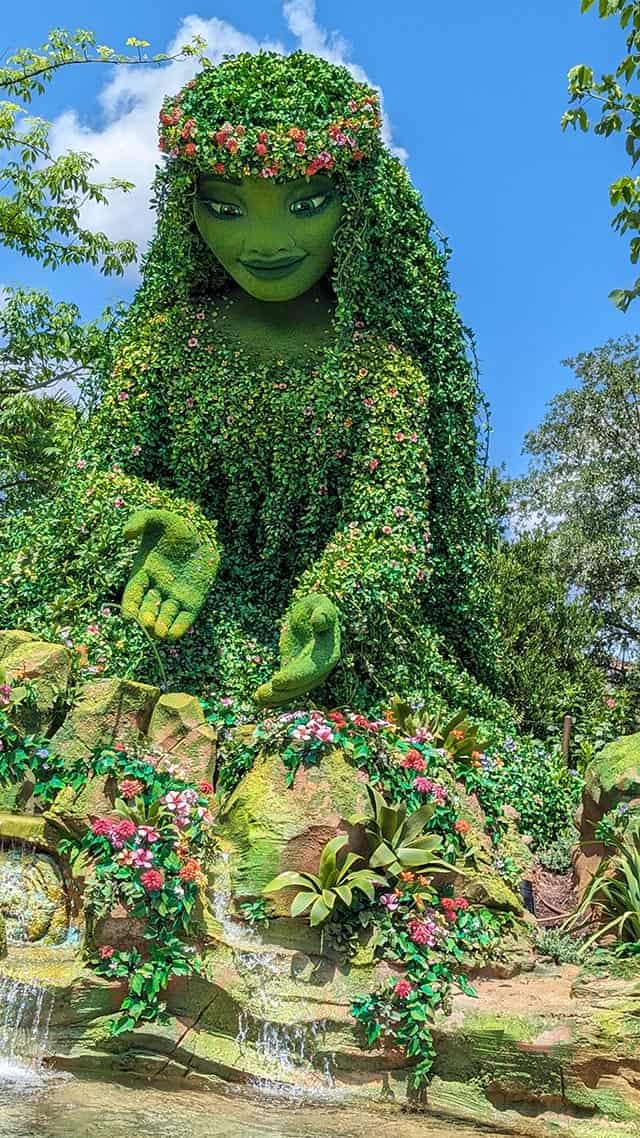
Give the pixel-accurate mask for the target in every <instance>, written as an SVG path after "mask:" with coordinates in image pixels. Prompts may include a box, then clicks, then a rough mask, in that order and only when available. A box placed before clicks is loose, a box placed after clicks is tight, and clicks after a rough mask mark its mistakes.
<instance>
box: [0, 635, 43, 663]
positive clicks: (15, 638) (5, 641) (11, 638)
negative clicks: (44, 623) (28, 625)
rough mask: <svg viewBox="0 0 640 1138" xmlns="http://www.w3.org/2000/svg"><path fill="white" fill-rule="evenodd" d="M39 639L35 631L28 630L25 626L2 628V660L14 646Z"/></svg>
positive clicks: (0, 648) (0, 644) (0, 637)
mask: <svg viewBox="0 0 640 1138" xmlns="http://www.w3.org/2000/svg"><path fill="white" fill-rule="evenodd" d="M37 639H38V637H37V636H34V634H33V632H26V631H25V630H24V629H23V628H0V660H4V657H5V656H8V655H9V653H10V652H13V650H14V648H19V647H20V645H22V644H28V643H29V641H30V640H37Z"/></svg>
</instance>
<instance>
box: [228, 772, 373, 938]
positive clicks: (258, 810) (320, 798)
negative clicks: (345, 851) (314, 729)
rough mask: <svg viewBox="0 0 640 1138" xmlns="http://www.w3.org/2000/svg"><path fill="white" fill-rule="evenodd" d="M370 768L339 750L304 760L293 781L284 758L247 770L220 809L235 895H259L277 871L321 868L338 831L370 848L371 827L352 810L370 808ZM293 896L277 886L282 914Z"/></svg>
mask: <svg viewBox="0 0 640 1138" xmlns="http://www.w3.org/2000/svg"><path fill="white" fill-rule="evenodd" d="M365 783H366V776H365V775H364V774H363V773H362V772H361V771H358V770H355V769H354V767H352V766H351V765H350V764H349V763H348V762H347V760H346V758H345V757H344V755H343V754H342V753H341V752H339V751H332V752H330V753H329V755H327V756H326V757H325V758H323V759H322V761H321V763H320V765H319V766H314V767H300V769H299V770H298V771H297V773H296V776H295V780H294V783H293V786H291V787H288V786H287V783H286V771H285V768H284V764H283V762H282V758H281V757H280V756H279V755H277V754H267V755H263V756H261V757H260V758H258V760H257V761H256V763H255V765H254V766H253V768H252V769H251V770H250V771H249V772H248V774H246V775H245V777H244V778H243V779H242V781H241V782H240V783H239V785H238V786H237V787H236V789H235V790H234V792H233V794H232V795H231V796H230V798H229V799H228V801H227V802H226V803H225V805H224V807H223V809H222V810H221V812H220V814H219V816H218V825H217V828H216V832H217V836H218V837H219V838H220V839H221V842H222V843H223V845H224V846H225V847H226V848H227V849H228V850H229V851H230V852H229V866H230V879H231V890H232V894H233V896H234V897H235V898H242V899H248V898H255V897H259V896H260V895H261V893H262V890H263V888H264V886H265V885H266V884H267V882H269V881H270V880H271V879H272V878H273V877H275V876H276V874H278V873H282V872H283V871H284V870H287V869H291V870H297V871H303V872H310V873H316V872H317V870H318V863H319V861H320V854H321V852H322V850H323V848H324V846H325V845H326V843H327V842H328V841H329V840H330V839H331V838H334V837H335V836H336V834H340V833H344V834H348V835H349V837H350V839H351V848H352V849H353V850H355V851H356V852H358V851H360V852H362V853H366V850H367V844H366V836H365V834H364V830H363V829H362V828H361V827H360V826H353V825H352V824H350V822H349V818H350V817H351V816H352V815H354V814H362V813H365V812H367V796H366V791H365ZM290 901H291V897H290V896H286V895H285V894H284V893H276V894H273V903H274V907H275V910H276V912H277V913H278V914H280V915H282V916H284V915H285V914H287V913H288V909H289V904H290Z"/></svg>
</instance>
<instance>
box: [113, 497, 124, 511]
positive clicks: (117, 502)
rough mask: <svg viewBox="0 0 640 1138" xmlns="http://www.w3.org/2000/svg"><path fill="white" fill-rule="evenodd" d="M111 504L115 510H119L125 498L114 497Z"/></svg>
mask: <svg viewBox="0 0 640 1138" xmlns="http://www.w3.org/2000/svg"><path fill="white" fill-rule="evenodd" d="M113 504H114V506H115V507H116V509H117V510H121V509H122V507H123V506H124V505H125V500H124V498H116V500H115V501H114V503H113Z"/></svg>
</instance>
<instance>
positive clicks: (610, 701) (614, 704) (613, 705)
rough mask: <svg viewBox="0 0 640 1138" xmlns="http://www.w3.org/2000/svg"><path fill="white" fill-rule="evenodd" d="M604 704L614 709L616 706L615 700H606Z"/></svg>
mask: <svg viewBox="0 0 640 1138" xmlns="http://www.w3.org/2000/svg"><path fill="white" fill-rule="evenodd" d="M604 702H605V704H606V705H607V707H610V708H614V707H615V706H616V701H615V699H605V701H604Z"/></svg>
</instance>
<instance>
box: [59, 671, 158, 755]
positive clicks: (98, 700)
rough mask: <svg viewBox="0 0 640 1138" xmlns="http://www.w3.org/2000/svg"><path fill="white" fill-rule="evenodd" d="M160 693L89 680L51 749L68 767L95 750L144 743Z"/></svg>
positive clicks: (126, 683)
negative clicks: (61, 757)
mask: <svg viewBox="0 0 640 1138" xmlns="http://www.w3.org/2000/svg"><path fill="white" fill-rule="evenodd" d="M159 695H160V689H159V688H156V687H151V686H150V685H149V684H138V683H135V682H134V681H133V680H119V679H104V680H93V681H92V682H91V683H87V684H84V685H83V686H82V688H81V689H80V692H79V696H78V700H77V702H76V703H75V705H74V707H72V709H71V711H70V712H69V714H68V715H67V718H66V719H65V721H64V723H63V725H62V727H60V729H59V730H58V731H56V733H55V735H54V736H53V738H52V740H51V748H52V750H54V751H57V752H58V754H61V755H62V756H63V757H64V759H65V760H66V761H67V762H68V763H72V762H74V761H75V760H76V759H86V758H87V757H88V756H89V755H90V754H91V753H92V752H93V751H94V750H95V749H96V747H99V746H105V747H106V746H113V744H114V743H122V744H123V745H124V746H135V745H139V744H141V743H144V739H143V736H144V735H145V734H146V731H147V728H148V726H149V721H150V719H151V713H152V711H153V708H154V706H155V704H156V702H157V700H158V697H159Z"/></svg>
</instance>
